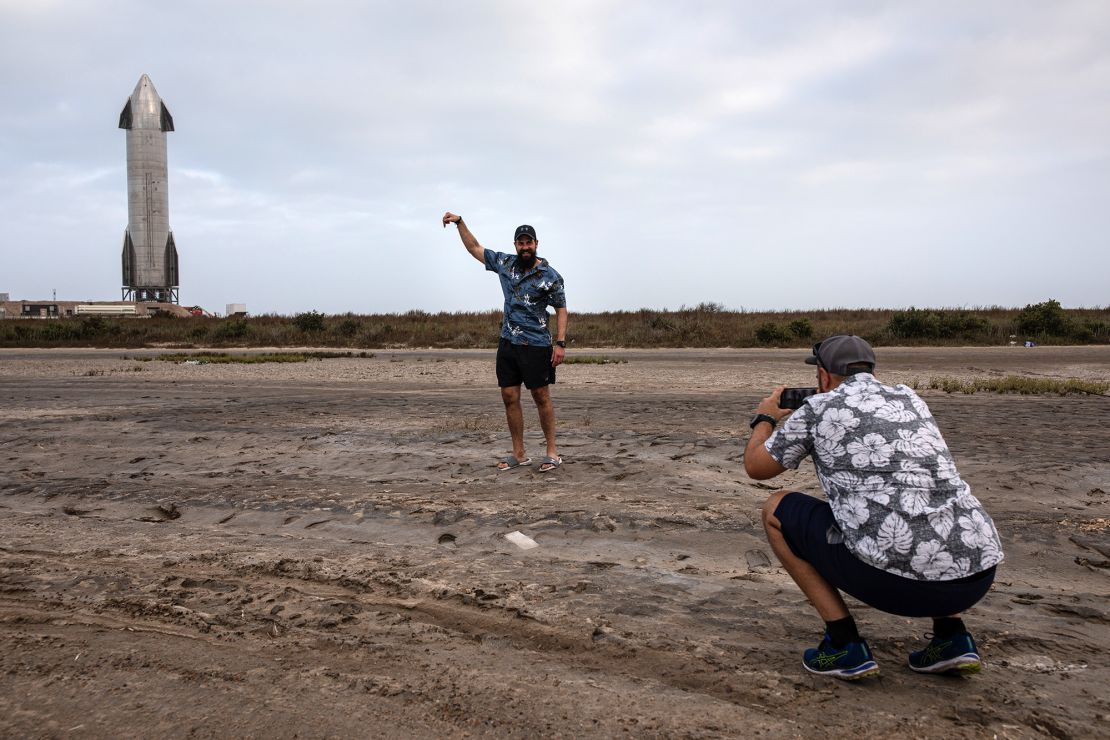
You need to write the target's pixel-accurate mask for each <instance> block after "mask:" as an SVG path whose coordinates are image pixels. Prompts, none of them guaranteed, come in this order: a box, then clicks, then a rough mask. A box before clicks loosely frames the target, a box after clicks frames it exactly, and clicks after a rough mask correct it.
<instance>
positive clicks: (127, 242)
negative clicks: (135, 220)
mask: <svg viewBox="0 0 1110 740" xmlns="http://www.w3.org/2000/svg"><path fill="white" fill-rule="evenodd" d="M134 277H135V245H134V244H132V243H131V231H130V230H125V231H124V232H123V284H124V285H126V286H128V287H132V286H134V284H135V281H134V279H133V278H134Z"/></svg>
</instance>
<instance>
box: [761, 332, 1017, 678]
mask: <svg viewBox="0 0 1110 740" xmlns="http://www.w3.org/2000/svg"><path fill="white" fill-rule="evenodd" d="M806 362H807V363H808V364H811V365H816V366H817V391H818V393H817V395H814V396H810V397H809V398H808V399H806V401H805V403H804V405H803V406H802V407H801V408H799V409H798V410H797V411H795V412H794V413H793V414H792V415H791V416H790V419H789V420H788V421H787V422H786V423H785V424H783V425H782V427H781V428H779V429H778V430H777V431H776V430H775V427H776V425H777V424H778V422H779V421H781V420H782V419H783V418H784V417H785V416H786V415H788V414H790V411H789V410H786V409H780V408H779V396H780V395H781V394H782V390H783V389H782V388H777V389H776V390H775V391H774V392H773V393H772V394H771V395H770V396H768V397H767V398H765V399H763V401H762V402H761V403H760V404H759V406H758V407H757V408H756V414H755V416H754V417H753V418H752V422H751V428H752V436H751V439H749V440H748V446H747V449H746V451H745V453H744V469H745V470H746V471H747V473H748V475H749V476H751V477H752V478H755V479H756V480H766V479H768V478H774V477H775V476H776V475H778V474H779V473H781V472H783V471H784V470H786V469H787V468H790V469H794V468H797V467H798V464H799V463H800V462H801V461H802V459H803V458H805V457H807V456H812V457H813V464H814V467H815V468H816V469H817V479H818V480H819V481H820V483H821V488H823V489H824V492H825V496H826V498H827V499H828V501H821V500H819V499H816V498H813V497H811V496H807V495H805V494H803V493H796V492H790V491H779V492H778V493H775V494H772V495H771V497H770V498H768V499H767V502H766V503H765V504H764V505H763V526H764V529H765V530H766V531H767V539H768V540H769V541H770V543H771V549H773V550H774V551H775V554H776V555H777V556H778V558H779V561H780V562H782V565H783V567H784V568H786V572H787V573H789V574H790V576H791V578H793V579H794V582H795V583H797V584H798V587H799V588H800V589H801V590H802V592H803V593H804V594H805V595H806V597H807V598H808V599H809V602H810V604H812V605H813V607H814V608H815V609H816V610H817V613H818V614H820V615H821V618H822V619H823V620H825V637H824V639H822V640H821V644H820V645H818V647H817V648H816V649H810V650H806V651H805V655H804V657H803V661H802V663H803V665H804V666H805V668H806V670H808V671H810V672H811V673H818V674H823V675H826V676H835V677H837V678H843V679H849V680H852V679H857V678H862V677H864V676H870V675H874V674H877V673H878V672H879V666H878V663H876V662H875V659H874V658H873V657H872V655H871V651H870V649H869V648H868V647H867V643H866V642H865V641H864V640H863V638H862V637H860V634H859V632H858V631H857V630H856V623H855V621H854V620H853V619H852V615H851V614H849V613H848V607H847V606H846V605H845V604H844V599H843V598H841V596H840V592H841V591H843V592H845V593H848V594H851V595H852V596H854V597H855V598H857V599H859V600H860V601H862V602H864V603H865V604H868V605H870V606H872V607H874V608H875V609H878V610H880V611H884V612H888V613H890V614H897V615H900V616H905V617H931V618H932V620H933V634H932V641H931V642H930V643H929V644H928V645H927V646H926V647H925V648H924V649H923V650H920V651H917V652H914V653H910V656H909V667H910V669H911V670H913V671H916V672H918V673H948V672H956V673H977V672H978V671H979V668H980V659H979V651H978V648H976V646H975V640H973V639H972V637H971V635H970V634H969V633H968V631H967V628H966V627H965V626H964V623H963V620H962V619H961V618H960V614H961V612H964V611H966V610H967V609H969V608H971V607H972V606H973V605H974V604H975V603H976V602H978V601H979V600H980V599H981V598H983V596H984V595H985V594H986V593H987V591H988V590H989V589H990V587H991V584H992V583H993V582H994V572H995V566H996V565H997V564H998V563H1000V562H1002V545H1001V542H1000V541H999V538H998V532H997V530H995V528H994V522H993V521H991V518H990V516H988V515H987V513H986V512H985V511H984V510H983V507H982V505H981V504H980V503H979V500H978V499H976V498H975V497H974V496H973V495H971V488H970V487H969V486H968V485H967V483H965V482H964V481H963V479H962V478H960V474H959V473H958V472H957V471H956V463H955V462H954V461H953V459H952V454H951V453H950V452H949V451H948V445H947V444H945V442H944V439H943V438H942V437H941V435H940V430H939V429H938V428H937V425H936V422H935V421H933V415H932V413H930V411H929V407H928V406H926V405H925V402H924V401H922V400H921V398H920V397H918V395H917V394H916V393H914V392H913V391H912V390H911V389H910V388H907V387H906V386H904V385H897V386H893V387H892V386H888V385H884V384H882V383H880V382H879V381H878V380H877V379H876V378H875V376H874V375H873V374H872V373H873V371H874V369H875V353H874V352H873V351H872V349H871V346H870V345H868V344H867V342H865V341H864V340H863V339H860V338H859V337H856V336H843V335H841V336H835V337H829V338H828V339H826V340H824V341H823V342H819V343H818V344H816V345H814V347H813V356H812V357H808V358H806Z"/></svg>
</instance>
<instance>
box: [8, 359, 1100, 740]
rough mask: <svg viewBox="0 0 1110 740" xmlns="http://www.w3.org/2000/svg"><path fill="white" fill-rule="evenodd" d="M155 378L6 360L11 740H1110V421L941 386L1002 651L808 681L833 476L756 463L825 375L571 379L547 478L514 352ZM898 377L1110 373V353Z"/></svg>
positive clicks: (596, 373)
mask: <svg viewBox="0 0 1110 740" xmlns="http://www.w3.org/2000/svg"><path fill="white" fill-rule="evenodd" d="M576 353H577V354H583V351H581V350H577V351H576ZM150 354H152V353H151V352H135V351H127V352H121V351H107V350H91V351H80V350H57V351H50V350H41V351H31V350H0V409H2V414H0V735H2V736H6V737H15V736H19V737H83V736H89V737H108V736H145V737H157V736H198V737H210V736H244V735H254V736H260V735H266V736H272V737H294V736H297V737H320V736H387V735H388V736H394V737H397V736H414V737H430V736H444V735H448V736H548V735H555V736H576V735H597V736H614V735H622V734H629V735H634V736H647V737H651V736H691V737H716V736H755V735H765V736H772V737H780V736H787V737H803V736H804V737H821V736H829V737H833V736H841V737H842V736H889V735H895V734H897V735H900V736H919V737H992V736H997V737H1031V736H1042V735H1044V736H1053V737H1059V738H1066V737H1076V738H1080V737H1095V736H1102V737H1106V736H1108V735H1110V729H1108V728H1110V690H1108V689H1107V687H1108V686H1110V666H1108V660H1107V659H1108V656H1110V650H1108V646H1110V630H1108V629H1107V625H1108V624H1110V607H1108V602H1107V596H1108V595H1110V578H1108V576H1110V532H1108V527H1110V431H1108V425H1107V422H1108V421H1110V397H1093V398H1092V397H1048V396H1044V397H1017V396H997V395H987V394H976V395H972V396H964V395H953V396H949V395H945V394H943V393H939V392H923V395H924V397H925V398H926V399H927V400H928V401H929V403H930V405H931V406H932V408H933V411H934V413H935V415H936V416H937V418H938V421H939V423H940V426H941V430H942V431H943V433H944V434H945V437H946V439H947V440H948V442H949V444H950V446H951V447H952V450H953V452H954V454H955V456H956V460H957V463H958V464H959V467H960V470H961V472H962V473H963V476H964V477H965V478H966V479H967V480H968V481H969V482H970V483H971V485H972V488H973V490H974V491H975V493H976V494H977V495H978V496H979V497H980V498H981V499H982V500H983V502H984V503H985V505H986V506H987V508H988V510H989V511H990V512H991V514H992V515H993V516H994V518H995V521H996V523H997V524H998V527H999V530H1000V531H1001V532H1002V536H1003V540H1004V543H1005V550H1006V555H1007V557H1006V562H1005V563H1004V564H1003V566H1001V568H1000V572H999V578H998V581H997V582H996V585H995V588H994V590H993V591H992V592H991V593H990V594H989V595H988V596H987V598H986V599H985V600H984V601H983V602H982V603H981V604H980V605H979V606H978V607H977V608H976V609H975V610H974V611H973V612H971V613H970V614H969V615H968V622H969V625H970V626H971V628H972V630H973V631H974V633H975V635H976V637H977V638H978V640H979V644H980V647H981V649H982V651H983V654H984V658H985V661H986V663H985V666H984V670H983V672H982V673H981V674H979V675H978V676H975V677H973V678H970V679H963V678H942V677H929V676H918V675H916V674H913V673H911V672H910V671H909V670H908V669H907V668H906V667H905V658H906V654H907V652H908V651H909V650H910V649H915V648H916V646H917V645H918V644H919V643H920V641H921V636H922V634H923V633H924V632H925V631H927V629H928V626H929V625H928V624H927V623H925V622H923V621H921V620H917V621H913V620H906V619H903V618H898V617H892V616H888V615H884V614H880V613H877V612H874V611H873V610H870V609H867V608H864V607H862V606H859V607H858V608H857V609H856V618H857V620H858V621H859V622H860V623H861V627H862V630H863V631H864V633H865V635H866V636H867V637H868V638H869V641H870V643H871V646H872V648H873V650H874V652H875V654H876V657H877V659H878V660H879V662H880V665H881V667H882V670H883V673H882V677H881V678H879V679H876V680H870V681H865V682H860V683H858V684H846V683H842V682H839V681H835V680H830V679H819V678H813V677H810V676H809V675H808V674H806V673H805V671H804V670H803V669H802V666H801V661H800V654H801V651H802V650H803V649H804V648H806V647H810V646H812V645H814V644H816V642H817V639H818V638H819V636H820V630H821V623H820V621H819V620H818V618H817V617H816V615H815V614H814V613H812V612H811V610H810V609H809V608H808V606H807V604H806V603H805V601H804V599H803V597H802V596H801V594H800V593H799V592H798V590H797V589H796V588H795V587H794V586H793V584H792V583H791V581H790V579H789V578H788V577H787V575H786V574H785V573H784V572H783V571H782V570H781V568H779V567H778V566H777V563H775V562H774V561H773V556H772V555H771V553H770V549H769V548H768V546H767V545H766V542H765V540H764V539H763V536H762V531H761V528H760V526H759V523H758V511H759V506H760V504H761V502H762V501H763V499H764V498H765V497H766V496H767V494H768V492H769V491H771V490H776V489H778V488H784V487H785V488H792V489H801V490H808V491H811V492H812V491H814V490H815V479H814V476H813V474H812V468H811V467H810V466H809V465H808V464H806V465H803V468H802V470H800V471H799V472H797V473H789V474H787V475H784V476H782V477H780V478H779V479H776V480H775V481H772V483H773V484H774V485H773V486H768V485H763V484H760V483H756V482H753V481H750V480H748V479H747V478H746V476H745V475H744V473H743V469H742V454H741V453H742V446H743V442H744V440H745V439H746V432H747V427H746V423H745V422H746V420H747V419H748V417H749V415H750V413H751V409H752V408H753V407H754V405H755V404H756V402H757V400H758V399H759V398H760V397H762V396H763V395H765V394H766V391H767V390H768V389H769V388H770V387H771V386H773V385H775V384H777V383H780V382H782V383H787V384H791V385H809V384H811V378H810V368H808V367H807V366H805V365H802V364H801V359H802V357H803V356H804V353H803V352H798V351H776V350H762V351H761V350H739V351H735V350H731V351H725V350H720V351H716V350H713V351H701V350H689V351H678V350H666V351H658V352H650V351H605V352H604V354H608V355H610V356H619V357H623V358H626V359H627V360H628V362H627V363H626V364H621V365H607V366H586V365H575V366H568V367H564V368H562V369H561V370H560V375H559V383H558V384H557V385H556V387H555V389H554V391H553V393H554V397H555V400H556V404H557V412H558V414H559V418H560V426H561V448H562V452H563V454H564V457H565V459H566V463H565V465H564V466H563V467H562V468H561V469H560V470H558V471H556V472H555V473H553V474H547V475H541V474H539V473H537V472H536V471H535V469H534V468H533V469H524V470H518V471H513V472H509V473H498V472H496V471H495V470H494V468H493V467H492V466H493V463H494V462H495V461H496V459H497V458H499V457H500V456H502V455H503V454H504V453H505V452H506V451H507V449H508V446H509V445H508V440H507V434H506V433H505V432H504V430H503V416H502V412H501V407H500V402H499V397H498V393H497V390H496V388H495V387H494V384H493V382H492V354H491V353H488V352H452V351H411V352H388V351H386V352H381V351H378V352H377V353H376V356H374V357H373V358H368V359H338V360H326V361H322V362H314V363H308V364H299V365H255V366H245V365H239V366H221V365H173V364H169V363H164V362H145V363H144V362H139V361H136V360H135V359H133V358H136V357H140V356H146V355H150ZM879 359H880V363H881V364H880V373H879V374H880V376H881V377H883V378H884V379H885V380H888V381H890V380H894V381H902V382H912V381H914V380H915V379H916V380H922V381H923V380H928V379H929V378H930V377H934V376H941V375H943V376H955V377H973V376H984V375H1003V374H1009V373H1020V374H1030V375H1037V376H1051V377H1081V378H1095V379H1102V380H1107V379H1110V348H1107V347H1097V348H1051V347H1038V348H1034V349H1025V348H997V349H939V350H938V349H891V348H883V349H881V350H880V354H879ZM525 418H526V424H527V425H528V427H529V437H528V440H529V445H530V451H531V452H532V453H535V454H540V453H541V452H542V446H541V444H540V439H541V438H540V435H539V434H538V431H537V424H536V417H535V411H534V409H532V408H529V407H528V406H526V417H525ZM513 531H520V532H523V533H525V534H527V535H529V536H530V537H532V538H533V539H534V540H535V541H536V542H537V543H538V544H539V546H538V547H536V548H534V549H530V550H522V549H519V548H518V547H517V546H515V545H513V544H511V543H510V542H508V541H506V540H505V539H504V535H505V534H506V533H509V532H513Z"/></svg>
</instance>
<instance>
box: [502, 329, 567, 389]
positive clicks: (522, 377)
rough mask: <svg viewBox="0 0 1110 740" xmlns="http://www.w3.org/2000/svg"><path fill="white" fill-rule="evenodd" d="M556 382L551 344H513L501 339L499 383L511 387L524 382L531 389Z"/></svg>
mask: <svg viewBox="0 0 1110 740" xmlns="http://www.w3.org/2000/svg"><path fill="white" fill-rule="evenodd" d="M554 382H555V366H554V365H552V364H551V346H550V345H548V346H546V347H540V346H534V345H530V344H513V343H512V342H510V341H509V340H508V339H505V338H502V339H501V342H500V344H498V345H497V385H499V386H500V387H502V388H509V387H510V386H515V385H520V384H521V383H524V386H525V387H526V388H527V389H528V390H530V391H531V390H535V389H536V388H543V387H544V386H545V385H551V384H552V383H554Z"/></svg>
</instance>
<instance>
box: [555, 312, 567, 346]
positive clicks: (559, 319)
mask: <svg viewBox="0 0 1110 740" xmlns="http://www.w3.org/2000/svg"><path fill="white" fill-rule="evenodd" d="M555 339H556V340H557V341H560V342H565V341H566V339H567V310H566V309H565V308H560V309H556V311H555Z"/></svg>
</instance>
